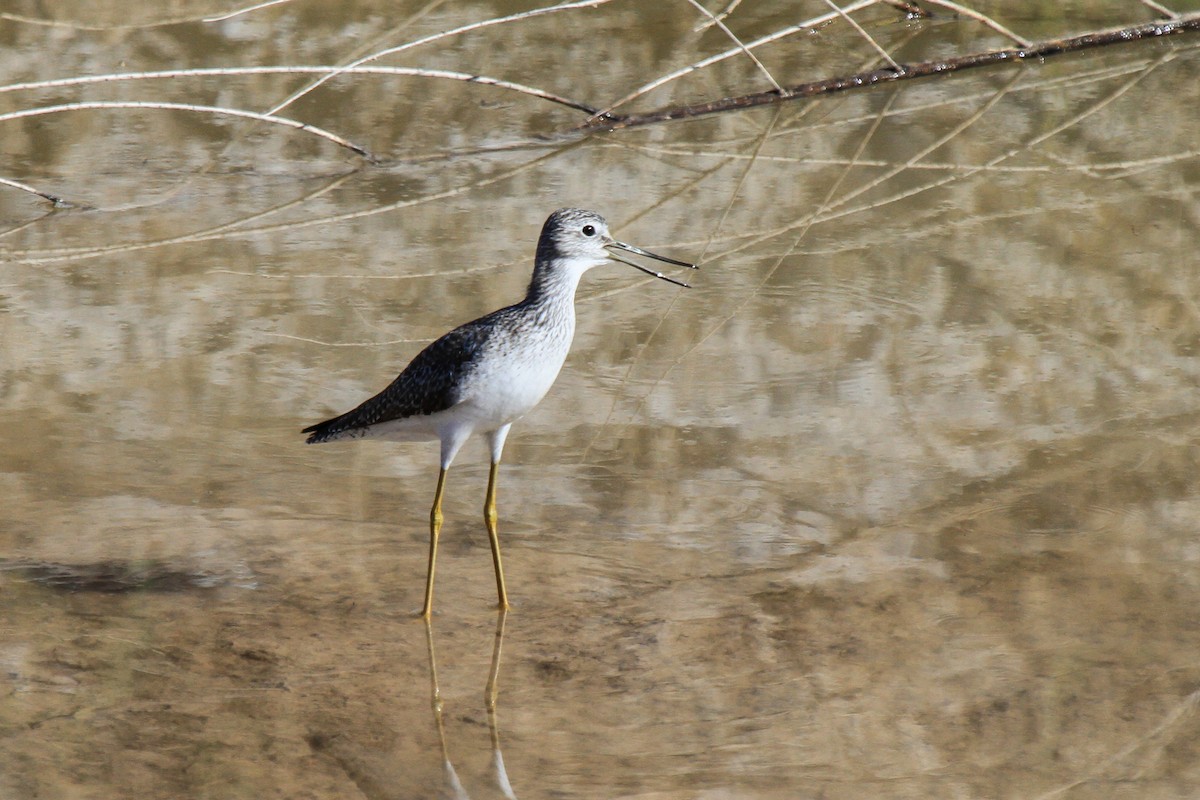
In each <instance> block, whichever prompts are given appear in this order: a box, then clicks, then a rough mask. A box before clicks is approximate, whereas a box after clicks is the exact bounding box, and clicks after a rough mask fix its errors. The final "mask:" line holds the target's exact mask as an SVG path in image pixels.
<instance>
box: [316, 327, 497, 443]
mask: <svg viewBox="0 0 1200 800" xmlns="http://www.w3.org/2000/svg"><path fill="white" fill-rule="evenodd" d="M504 310H506V309H502V310H501V311H504ZM501 311H497V312H495V313H494V314H489V315H488V316H486V317H481V318H480V319H477V320H475V321H473V322H468V323H467V324H465V325H461V326H459V327H457V328H455V329H454V330H452V331H450V332H449V333H447V334H446V335H445V336H442V337H441V338H440V339H438V340H437V341H435V342H433V343H431V344H430V345H429V346H428V347H426V348H425V349H424V350H422V351H421V352H420V353H418V354H417V356H416V358H414V359H413V360H412V362H411V363H409V365H408V366H407V367H405V368H404V371H403V372H401V373H400V374H399V375H398V376H396V379H395V380H394V381H392V382H391V384H389V385H388V387H387V388H386V389H384V390H383V391H382V392H380V393H379V394H377V395H375V396H374V397H372V398H371V399H369V400H366V401H364V402H363V403H361V404H360V405H359V406H357V407H356V408H353V409H351V410H350V411H347V412H346V413H345V414H340V415H339V416H336V417H334V418H332V419H328V420H325V421H324V422H319V423H317V424H316V425H311V426H309V427H307V428H305V429H304V431H303V433H307V434H310V435H309V437H308V443H309V444H317V443H320V442H329V441H334V440H337V439H353V438H359V437H361V436H366V435H368V434H369V432H370V428H371V427H373V426H377V425H381V424H383V423H386V422H393V421H396V420H402V419H407V418H409V417H418V416H429V415H432V414H436V413H438V412H439V411H446V410H447V409H450V408H452V407H453V406H454V405H455V404H456V403H458V402H459V400H460V399H461V396H462V389H463V386H464V385H465V384H466V382H467V380H468V379H469V376H470V374H471V372H472V370H474V369H475V368H476V367H477V366H478V362H479V358H480V356H481V355H482V353H483V352H484V349H485V347H486V344H487V341H488V339H489V338H490V337H491V336H492V335H493V333H494V330H495V328H494V326H492V325H489V324H488V320H489V319H490V318H491V317H493V316H495V315H496V314H500V313H501Z"/></svg>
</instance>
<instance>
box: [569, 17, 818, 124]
mask: <svg viewBox="0 0 1200 800" xmlns="http://www.w3.org/2000/svg"><path fill="white" fill-rule="evenodd" d="M688 2H689V3H691V4H692V5H693V6H694V7H695V8H696V9H697V10H699V11H700V13H702V14H704V15H705V16H707V17H708V18H709V20H711V21H712V23H713V24H714V25H716V26H717V27H718V28H720V29H721V30H722V31H723V32H724V33H725V35H726V36H728V37H729V38H730V39H731V40H733V43H734V44H736V45H737V46H738V47H740V48H741V49H742V52H743V53H745V54H746V56H747V57H748V58H749V59H750V60H751V61H753V62H754V66H756V67H758V71H759V72H761V73H762V74H763V75H765V76H766V77H767V80H768V81H770V83H771V85H772V86H774V87H775V91H777V92H782V91H783V87H782V86H780V85H779V83H778V82H777V81H776V80H775V78H774V77H772V75H771V73H770V72H769V71H768V70H767V68H766V67H764V66H763V63H762V62H761V61H759V60H758V56H756V55H754V53H751V52H750V49H749V48H747V47H746V45H745V44H743V43H742V40H741V39H739V38H738V37H737V35H736V34H735V33H734V32H733V31H731V30H729V28H728V27H726V25H725V23H724V22H722V21H721V20H719V19H717V18H716V17H714V16H713V14H712V12H711V11H709V10H708V9H707V8H705V7H704V6H702V5H700V4H699V3H698V2H696V0H688ZM826 2H829V0H826ZM592 113H593V114H594V113H596V112H594V111H593V112H592Z"/></svg>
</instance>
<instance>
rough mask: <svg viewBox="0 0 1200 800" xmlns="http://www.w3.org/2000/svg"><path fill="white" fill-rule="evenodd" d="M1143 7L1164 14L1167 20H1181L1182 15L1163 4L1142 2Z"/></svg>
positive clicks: (1152, 1) (1151, 0) (1146, 0)
mask: <svg viewBox="0 0 1200 800" xmlns="http://www.w3.org/2000/svg"><path fill="white" fill-rule="evenodd" d="M1142 5H1144V6H1145V7H1146V8H1150V9H1153V10H1154V11H1156V12H1158V13H1159V14H1162V15H1163V16H1164V17H1166V18H1167V19H1179V16H1180V14H1179V12H1178V11H1172V10H1171V9H1169V8H1167V7H1166V6H1164V5H1163V4H1162V3H1156V2H1154V0H1142Z"/></svg>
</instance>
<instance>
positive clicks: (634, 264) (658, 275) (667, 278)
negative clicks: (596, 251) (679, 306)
mask: <svg viewBox="0 0 1200 800" xmlns="http://www.w3.org/2000/svg"><path fill="white" fill-rule="evenodd" d="M608 257H609V258H611V259H612V260H613V261H620V262H621V263H622V264H628V265H629V266H631V267H633V268H634V269H639V270H641V271H642V272H644V273H646V274H647V275H653V276H654V277H656V278H659V279H660V280H664V281H666V282H667V283H673V284H675V285H676V286H682V287H683V288H685V289H690V288H692V285H691V284H690V283H684V282H683V281H677V280H675V279H674V278H672V277H670V276H669V275H663V274H662V273H661V272H655V271H654V270H652V269H646V268H645V267H643V266H642V265H641V264H639V263H637V262H636V261H628V260H626V259H624V258H621V257H620V256H614V255H613V254H612V253H609V254H608ZM664 260H665V259H664ZM671 263H673V264H678V263H679V262H678V261H673V262H671ZM683 266H688V267H690V266H691V264H684V265H683Z"/></svg>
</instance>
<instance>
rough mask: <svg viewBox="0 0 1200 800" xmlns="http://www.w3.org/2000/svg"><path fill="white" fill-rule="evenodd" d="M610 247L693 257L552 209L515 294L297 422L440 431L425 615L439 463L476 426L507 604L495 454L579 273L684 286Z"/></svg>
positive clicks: (538, 374)
mask: <svg viewBox="0 0 1200 800" xmlns="http://www.w3.org/2000/svg"><path fill="white" fill-rule="evenodd" d="M614 250H618V251H623V252H627V253H634V254H637V255H640V256H646V257H649V258H653V259H657V260H658V261H663V262H666V263H668V264H675V265H676V266H680V267H691V268H692V269H696V266H695V265H694V264H688V263H686V262H684V261H676V260H675V259H673V258H666V257H665V256H660V255H655V254H654V253H650V252H647V251H645V250H642V249H640V248H637V247H634V246H633V245H629V244H625V243H624V242H618V241H617V240H616V239H614V238H612V236H610V235H609V232H608V223H606V222H605V221H604V218H603V217H601V216H600V215H599V214H596V213H595V212H592V211H584V210H583V209H579V208H563V209H559V210H558V211H555V212H554V213H553V214H551V215H550V217H549V219H547V220H546V224H545V225H544V226H542V234H541V236H540V237H539V238H538V244H537V254H536V257H535V259H534V264H533V278H532V279H531V280H530V281H529V290H528V292H526V294H525V299H524V300H522V301H521V302H519V303H517V304H516V305H511V306H508V307H507V308H502V309H500V310H499V311H493V312H492V313H491V314H488V315H487V316H485V317H480V318H479V319H477V320H475V321H474V322H468V323H467V324H466V325H462V326H460V327H458V328H455V329H454V330H452V331H450V332H449V333H447V334H446V335H445V336H443V337H442V338H440V339H438V340H437V341H435V342H434V343H433V344H431V345H429V346H428V347H426V348H425V349H424V350H422V351H421V352H420V353H418V354H417V357H416V358H414V359H413V360H412V363H410V364H409V365H408V366H407V367H405V368H404V371H403V372H401V373H400V375H399V376H398V377H397V378H396V379H395V380H394V381H392V383H391V385H390V386H388V387H387V388H386V389H384V390H383V391H382V392H380V393H379V394H377V395H375V396H374V397H372V398H371V399H370V400H367V401H366V402H364V403H363V404H362V405H360V406H358V407H357V408H355V409H353V410H351V411H347V412H346V413H345V414H342V415H340V416H337V417H334V418H333V419H329V420H326V421H325V422H321V423H318V424H316V425H312V426H310V427H308V428H305V429H304V431H303V432H304V433H308V434H311V435H310V436H309V437H308V443H309V444H316V443H319V442H331V441H335V440H337V439H360V438H366V437H372V438H382V439H390V440H392V441H412V440H414V439H440V440H441V443H442V460H441V471H440V472H439V473H438V480H437V488H436V489H435V490H434V494H433V509H432V510H431V511H430V512H429V567H428V571H427V572H426V575H425V606H424V608H423V609H422V611H421V616H423V617H425V618H426V619H428V618H429V616H430V614H431V613H432V611H433V572H434V566H435V564H436V562H437V546H438V535H439V534H440V532H441V528H442V490H443V488H445V484H446V471H447V470H449V469H450V462H452V461H453V460H454V456H455V455H456V454H457V453H458V450H459V448H460V447H462V446H463V443H464V442H466V441H467V438H468V437H470V435H471V434H472V433H474V432H476V431H479V432H481V433H484V434H486V435H487V437H488V442H489V444H490V446H491V455H492V465H491V470H490V471H489V473H488V486H487V496H486V498H485V500H484V505H483V519H484V523H485V524H486V525H487V531H488V538H489V540H490V541H491V545H492V565H493V566H494V568H495V571H496V592H497V594H498V595H499V597H500V608H508V592H507V590H506V589H505V588H504V569H503V568H502V566H501V564H500V539H499V537H498V535H497V532H496V519H497V516H496V472H497V467H498V466H499V464H500V453H501V451H502V450H503V449H504V440H505V438H506V437H507V436H508V429H509V428H510V427H512V424H513V423H514V422H516V421H517V420H518V419H520V418H521V417H523V416H525V414H527V413H528V412H529V411H530V409H532V408H533V407H534V406H535V405H537V404H538V402H539V401H540V400H541V399H542V397H544V396H545V394H546V392H547V391H549V390H550V386H551V385H553V383H554V379H555V378H557V377H558V372H559V370H560V369H562V365H563V361H565V360H566V358H567V351H568V350H570V348H571V339H572V338H574V336H575V289H576V287H578V286H579V279H580V278H581V277H583V273H585V272H587V271H588V270H589V269H591V268H592V267H598V266H600V265H602V264H604V263H605V262H606V261H607V260H608V259H610V258H611V259H613V260H615V261H620V262H622V263H624V264H628V265H629V266H631V267H634V268H636V269H639V270H641V271H642V272H645V273H647V274H650V275H653V276H655V277H656V278H661V279H663V280H665V281H669V282H671V283H674V284H677V285H679V286H685V287H686V286H687V284H686V283H682V282H681V281H677V280H675V279H673V278H669V277H667V276H666V275H663V274H662V273H661V272H655V271H654V270H651V269H647V268H646V267H644V266H642V265H641V264H638V263H635V262H633V261H626V260H625V259H623V258H621V257H619V256H617V255H615V254H614V253H613V252H612V251H614Z"/></svg>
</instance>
